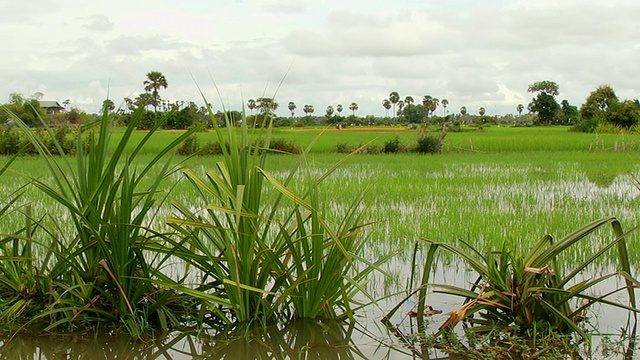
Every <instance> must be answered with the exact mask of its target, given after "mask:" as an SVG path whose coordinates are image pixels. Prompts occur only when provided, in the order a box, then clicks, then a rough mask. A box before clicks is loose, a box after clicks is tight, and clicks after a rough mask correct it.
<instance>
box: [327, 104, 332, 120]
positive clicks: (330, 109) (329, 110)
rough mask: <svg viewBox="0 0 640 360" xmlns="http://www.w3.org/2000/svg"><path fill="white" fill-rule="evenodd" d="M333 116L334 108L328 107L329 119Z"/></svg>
mask: <svg viewBox="0 0 640 360" xmlns="http://www.w3.org/2000/svg"><path fill="white" fill-rule="evenodd" d="M332 115H333V106H331V105H329V106H327V117H331V116H332Z"/></svg>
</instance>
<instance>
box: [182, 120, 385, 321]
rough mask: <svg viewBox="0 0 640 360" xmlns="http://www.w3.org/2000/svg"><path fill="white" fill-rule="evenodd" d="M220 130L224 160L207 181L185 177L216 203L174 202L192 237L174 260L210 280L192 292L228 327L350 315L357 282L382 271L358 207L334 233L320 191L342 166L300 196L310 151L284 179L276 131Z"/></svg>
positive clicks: (184, 230)
mask: <svg viewBox="0 0 640 360" xmlns="http://www.w3.org/2000/svg"><path fill="white" fill-rule="evenodd" d="M213 126H214V130H215V133H216V135H217V136H218V143H220V144H224V143H226V144H228V146H226V147H222V151H223V156H222V159H221V160H220V161H218V162H217V163H216V164H215V169H214V170H212V171H209V172H207V174H206V179H202V178H200V177H199V176H198V175H197V174H195V173H194V172H193V171H190V170H187V171H185V176H186V177H187V179H188V180H189V181H190V182H191V183H192V184H193V185H194V187H195V188H196V189H197V191H198V192H199V194H200V197H201V198H202V199H204V201H205V202H206V203H207V204H209V205H207V206H206V209H205V211H206V212H205V213H204V214H202V213H200V212H199V211H197V210H193V209H190V208H189V207H188V206H186V205H184V204H181V203H179V202H177V201H174V203H173V205H174V208H175V209H176V210H177V212H178V216H177V217H174V218H170V219H169V223H170V224H171V225H172V226H173V227H175V228H176V229H178V230H179V231H180V232H181V233H183V234H184V236H185V240H184V241H182V242H180V243H175V244H174V245H173V247H174V248H175V249H179V250H177V251H176V252H175V254H176V255H177V256H181V257H182V258H183V259H184V260H185V261H186V262H188V263H189V264H190V265H193V266H194V267H196V268H197V269H199V270H200V271H201V272H202V273H203V274H204V275H203V279H206V280H207V281H208V282H205V283H204V284H202V286H199V287H198V288H197V289H196V290H197V291H191V292H189V294H190V295H192V296H197V297H198V298H199V299H200V300H201V301H203V302H204V303H205V304H209V305H210V306H209V307H210V310H211V312H212V314H213V315H214V316H215V317H217V318H218V319H220V320H222V321H224V322H240V323H243V322H260V323H263V324H265V323H267V322H269V321H271V320H277V319H283V318H286V317H287V315H289V314H290V315H291V316H294V317H323V316H324V317H332V318H335V317H337V316H338V314H337V312H336V310H337V308H342V310H343V311H344V312H345V313H348V314H350V313H351V309H350V302H351V301H353V298H354V297H355V295H356V294H358V293H360V292H364V288H363V287H362V284H359V283H358V282H359V281H361V280H362V277H363V276H365V275H367V274H369V273H370V272H371V271H372V269H373V268H374V267H375V265H373V264H369V263H367V262H365V261H363V259H362V258H361V257H360V256H361V254H360V252H361V251H362V241H361V240H359V239H358V237H359V236H360V235H361V234H360V233H359V229H360V228H361V227H362V225H361V224H359V218H358V207H357V206H353V207H352V210H351V211H349V212H348V213H346V214H345V216H344V218H343V220H342V222H340V223H339V224H338V225H337V226H336V227H335V228H334V227H333V226H332V225H330V222H329V221H328V220H327V217H326V214H325V213H324V212H323V211H322V209H321V208H320V204H319V201H318V197H317V196H316V192H317V190H318V187H319V184H320V183H321V182H322V181H323V180H324V179H325V178H326V177H327V176H328V175H329V174H330V173H331V172H333V171H334V170H335V169H336V168H337V167H338V166H339V165H340V163H338V164H336V166H334V167H332V168H330V169H329V170H328V171H327V172H325V173H323V174H322V175H321V176H319V177H318V178H317V179H315V180H313V181H311V182H310V185H309V188H308V190H306V191H303V192H302V195H298V193H297V192H294V191H292V190H291V189H290V188H289V187H288V185H289V183H290V182H291V180H292V179H294V178H295V177H296V176H297V174H298V169H299V167H300V165H301V163H302V162H303V161H304V159H305V157H304V155H305V154H306V153H308V149H307V150H306V151H305V152H304V153H303V155H302V156H301V157H300V162H298V163H296V164H295V165H293V166H292V167H291V169H290V172H289V173H288V175H286V176H285V179H284V180H283V181H280V180H278V179H276V178H275V177H274V176H272V175H271V174H270V173H269V172H268V171H267V170H266V168H265V167H266V164H267V162H266V159H267V155H268V153H269V152H270V151H269V149H270V140H271V137H270V134H271V133H270V131H269V130H267V132H266V133H265V136H264V137H263V138H262V139H261V141H260V143H256V142H252V141H251V138H250V136H249V129H248V126H247V124H246V122H243V124H242V135H241V136H240V137H239V138H238V137H236V133H235V130H234V129H233V127H232V126H227V127H226V130H225V129H223V128H220V127H218V125H217V124H216V123H215V122H214V124H213ZM268 129H270V127H268ZM312 145H313V144H311V145H310V146H309V148H310V147H311V146H312ZM345 160H346V159H345ZM269 185H270V186H269ZM360 267H362V268H360ZM358 271H359V272H360V275H358ZM180 290H181V291H188V290H187V289H183V288H181V289H180ZM227 311H228V313H227Z"/></svg>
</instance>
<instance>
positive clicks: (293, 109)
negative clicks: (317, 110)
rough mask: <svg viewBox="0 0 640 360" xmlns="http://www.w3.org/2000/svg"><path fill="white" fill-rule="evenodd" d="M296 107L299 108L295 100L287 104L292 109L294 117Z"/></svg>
mask: <svg viewBox="0 0 640 360" xmlns="http://www.w3.org/2000/svg"><path fill="white" fill-rule="evenodd" d="M296 108H297V106H296V103H294V102H293V101H290V102H289V105H287V109H289V111H291V117H293V115H294V111H295V110H296Z"/></svg>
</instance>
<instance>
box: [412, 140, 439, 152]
mask: <svg viewBox="0 0 640 360" xmlns="http://www.w3.org/2000/svg"><path fill="white" fill-rule="evenodd" d="M416 151H417V152H419V153H420V154H437V153H439V152H440V140H438V138H437V137H435V136H430V135H423V136H421V137H420V138H419V139H418V145H417V146H416Z"/></svg>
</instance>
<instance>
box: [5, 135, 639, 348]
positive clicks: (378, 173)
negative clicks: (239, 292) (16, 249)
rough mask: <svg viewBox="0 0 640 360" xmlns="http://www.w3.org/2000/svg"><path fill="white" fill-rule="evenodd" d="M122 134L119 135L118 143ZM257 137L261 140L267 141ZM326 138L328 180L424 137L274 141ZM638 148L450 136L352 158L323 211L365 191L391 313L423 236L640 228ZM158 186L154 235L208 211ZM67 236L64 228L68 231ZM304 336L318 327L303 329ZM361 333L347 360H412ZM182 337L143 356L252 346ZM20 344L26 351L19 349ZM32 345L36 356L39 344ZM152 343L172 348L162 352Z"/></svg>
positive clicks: (449, 266) (586, 141)
mask: <svg viewBox="0 0 640 360" xmlns="http://www.w3.org/2000/svg"><path fill="white" fill-rule="evenodd" d="M118 134H119V133H114V134H113V135H114V141H115V140H117V137H118ZM142 135H143V134H142V133H135V134H133V138H132V139H133V140H132V141H131V144H135V141H136V140H135V139H137V137H138V136H140V139H141V138H142ZM155 136H157V137H155ZM197 136H198V137H201V142H203V143H204V142H206V141H209V140H210V139H211V140H212V137H213V136H212V134H210V133H199V134H197ZM254 136H256V137H259V136H260V134H257V135H254ZM317 136H320V138H319V140H318V141H317V145H316V146H315V147H314V148H313V150H312V151H311V152H310V153H309V154H307V155H306V158H305V163H304V165H303V166H302V171H301V173H302V174H308V175H318V174H322V173H324V172H326V171H327V170H328V169H330V168H331V167H332V166H333V165H334V164H336V162H338V161H340V159H341V158H343V156H344V155H340V154H336V153H335V147H336V146H337V145H338V144H341V143H349V144H355V145H359V144H365V143H369V142H373V143H376V144H378V145H382V144H384V142H385V141H387V140H390V139H393V138H395V137H396V136H398V137H400V139H401V141H402V142H404V143H410V142H413V141H415V138H416V136H417V135H416V133H415V131H408V130H404V131H375V132H361V131H360V132H358V131H336V130H333V129H332V130H330V131H329V130H328V131H324V132H322V131H301V130H298V129H276V130H275V131H274V134H273V137H274V138H283V139H286V140H288V141H293V142H295V143H297V144H300V145H301V146H304V145H306V144H308V143H310V142H312V141H313V140H314V139H315V138H316V137H317ZM175 137H176V134H174V133H158V134H156V135H154V138H153V141H150V142H149V143H148V144H147V145H145V147H144V151H143V152H144V153H143V154H142V156H140V157H139V158H137V159H136V162H137V163H139V164H141V166H144V164H145V163H147V162H148V161H149V160H151V159H152V158H153V154H154V153H155V152H157V151H158V149H160V148H162V146H163V144H166V143H167V142H169V141H171V140H172V139H175ZM638 140H640V137H638V136H631V135H620V134H607V135H593V134H573V133H568V132H567V130H566V129H565V128H540V129H538V128H522V129H515V128H489V129H486V130H485V131H482V132H463V133H450V134H448V135H447V138H446V145H445V153H444V154H442V155H416V154H380V155H367V154H356V155H354V156H352V157H351V158H349V159H348V160H347V161H346V162H345V163H344V164H342V165H341V166H340V167H339V168H338V169H337V170H336V171H335V172H333V173H332V174H331V176H330V177H328V178H327V179H326V180H324V182H323V183H322V186H320V187H319V192H320V193H319V197H320V204H321V205H320V206H321V207H323V209H324V210H325V211H326V212H327V213H329V214H334V215H335V219H340V218H341V216H343V215H344V214H345V213H346V212H347V211H348V209H349V206H350V205H351V204H352V203H353V202H354V201H355V200H356V199H357V198H358V196H359V195H360V194H361V192H364V198H363V201H362V202H361V204H360V205H359V208H358V209H359V211H360V212H361V216H362V218H363V219H365V220H366V221H367V222H371V224H370V225H369V226H368V227H366V251H365V252H364V256H366V257H368V258H369V260H372V261H373V260H375V259H378V258H380V257H383V256H385V255H387V254H392V253H397V254H398V255H397V256H395V257H394V258H393V259H392V260H391V261H389V262H387V263H386V264H385V265H384V266H383V269H384V270H385V271H387V272H388V273H389V275H390V276H388V277H383V276H379V275H378V276H375V277H372V278H371V279H369V282H367V283H366V284H363V285H365V286H366V287H367V289H368V290H369V291H370V292H371V293H372V295H373V296H374V297H375V298H378V299H382V298H385V299H388V301H381V303H380V304H379V306H380V307H382V308H383V310H384V309H385V308H387V307H390V306H393V304H394V301H396V300H397V298H394V296H393V294H396V293H402V292H403V291H404V290H406V289H407V287H408V286H409V285H410V284H409V274H410V265H409V264H410V258H411V254H412V250H413V246H414V242H415V241H416V239H418V238H428V239H431V240H435V241H443V242H451V243H455V242H456V241H457V240H464V241H466V242H468V243H470V244H473V245H474V246H476V247H477V248H483V249H488V248H495V247H499V246H500V244H502V243H503V242H507V243H509V244H513V246H514V247H515V248H517V249H521V250H522V251H527V249H528V248H530V247H531V246H532V245H533V244H534V243H536V242H537V241H538V240H539V239H540V238H541V237H542V236H544V235H545V234H550V235H552V236H554V237H556V238H559V237H562V236H564V235H566V234H568V233H569V232H571V231H573V230H575V229H576V228H578V227H579V226H581V225H583V224H586V223H588V222H590V221H592V220H595V219H598V218H601V217H603V216H608V215H612V216H616V217H617V218H618V219H619V220H620V221H621V223H622V225H623V227H624V228H625V229H630V228H632V227H634V226H636V225H637V224H640V213H639V212H638V211H637V208H638V201H639V200H638V195H640V190H638V188H637V187H636V186H635V185H634V182H633V181H632V176H636V177H640V168H639V166H638V164H640V151H639V149H638V146H637V144H636V141H638ZM132 146H133V145H132ZM220 160H221V158H220V157H215V156H212V157H198V156H195V157H192V158H184V157H180V156H175V157H174V158H173V160H172V161H173V163H174V164H176V166H180V167H184V168H186V169H190V170H192V171H193V172H194V173H195V174H196V175H198V176H201V177H204V176H205V174H206V172H208V171H210V170H211V169H212V168H214V166H215V163H216V162H217V161H220ZM43 161H44V160H43V159H41V158H39V157H24V158H20V159H18V160H17V161H16V162H15V163H14V164H12V166H11V167H10V169H9V170H8V172H7V173H5V174H3V176H1V177H0V188H1V189H3V192H4V193H10V192H12V191H14V190H16V189H18V188H20V187H21V186H22V185H23V184H25V181H26V180H25V177H33V178H38V179H40V180H41V181H43V182H47V181H51V180H52V179H51V178H50V175H49V174H48V173H47V171H45V169H46V168H45V166H44V162H43ZM297 161H298V157H296V156H291V155H272V156H269V157H268V160H267V165H266V167H267V168H268V169H269V172H270V173H271V174H272V175H274V177H276V178H277V179H279V180H280V181H284V180H285V177H286V176H287V174H289V171H290V169H291V168H292V167H293V166H294V165H295V163H296V162H297ZM158 171H159V169H158ZM147 177H148V179H147V180H145V181H149V182H150V183H152V182H153V178H154V171H153V170H152V171H151V172H149V174H148V175H147ZM306 181H307V177H305V176H300V177H299V178H295V179H293V181H292V183H291V185H290V186H291V188H292V189H297V190H301V189H304V188H305V185H307V184H306ZM159 189H162V191H161V192H160V193H158V198H163V199H166V200H167V201H166V202H163V203H162V205H161V206H159V207H158V208H156V209H154V211H153V213H152V216H151V217H150V218H149V219H147V220H146V221H147V225H148V226H149V227H152V228H160V229H161V228H163V227H165V226H166V219H167V218H168V217H170V216H174V215H175V210H174V209H172V207H171V206H170V202H171V201H174V200H176V201H179V202H181V203H185V204H190V205H191V206H193V207H194V208H198V207H201V206H204V205H205V204H204V203H201V199H198V196H197V191H196V190H195V189H194V188H193V187H192V186H190V185H189V183H188V181H186V179H185V178H184V176H183V175H182V172H180V171H176V172H173V173H172V174H171V175H170V176H168V177H167V178H166V179H165V180H163V182H162V183H161V184H160V186H159ZM266 191H267V194H266V195H265V197H266V198H269V197H270V194H273V193H275V191H276V190H275V189H273V188H271V189H269V188H267V190H266ZM20 202H21V205H27V204H29V205H31V206H32V211H33V212H34V218H44V217H46V216H47V215H48V214H49V215H50V214H56V215H55V216H56V218H57V219H64V217H65V216H66V215H65V213H64V209H63V208H61V207H60V205H59V204H57V203H56V202H55V201H52V200H50V199H48V198H47V197H43V196H42V195H41V193H39V192H38V190H37V189H35V188H34V187H32V186H28V187H27V188H25V195H24V196H23V197H22V198H21V200H20ZM8 219H12V220H10V221H11V222H7V223H5V224H3V226H4V227H5V228H14V227H19V226H21V224H22V222H23V221H24V220H23V219H22V218H21V217H20V216H16V217H9V218H8ZM8 221H9V220H8ZM12 222H14V223H12ZM70 226H71V225H70ZM3 231H4V232H8V231H9V230H3ZM60 231H65V228H61V229H60ZM607 236H610V234H609V233H604V232H603V233H601V234H600V233H599V235H598V236H595V237H594V240H593V241H596V242H597V241H604V240H605V238H606V237H607ZM638 241H639V238H638V234H636V233H632V234H631V236H630V237H629V238H628V246H629V249H630V252H631V254H630V256H631V262H632V264H633V265H634V266H635V268H634V270H635V272H636V273H637V270H638V264H639V261H640V253H639V251H640V246H639V245H640V244H639V243H638ZM580 256H581V251H580V249H579V248H576V249H575V250H574V252H572V253H570V256H569V257H570V258H569V259H566V261H574V260H576V259H579V258H580ZM603 259H604V260H603V261H602V262H601V263H599V264H598V265H597V266H598V267H599V269H607V268H609V267H611V266H612V263H614V262H615V257H604V258H603ZM437 264H438V266H439V267H441V268H442V269H443V272H442V273H441V274H440V275H439V276H440V277H441V281H447V282H448V281H451V280H452V279H453V278H458V279H457V281H460V276H459V274H461V273H462V274H464V273H465V270H466V269H464V268H462V269H460V268H459V264H458V263H456V261H455V260H454V259H451V258H444V257H443V258H441V259H439V260H438V262H437ZM594 271H597V269H595V270H594ZM632 275H636V274H632ZM462 278H464V276H462ZM362 313H363V314H364V315H362V316H364V317H365V318H364V319H362V320H361V321H362V322H363V323H364V325H363V326H364V327H365V328H368V327H371V328H376V326H374V324H375V323H377V321H378V319H376V317H378V316H380V315H381V312H380V311H378V310H375V306H373V307H372V308H366V309H364V310H362ZM616 325H619V324H616ZM616 325H614V326H616ZM620 326H622V325H620ZM300 331H302V332H304V331H307V332H310V331H312V330H309V329H308V328H306V327H304V326H303V330H300ZM314 331H315V330H314ZM353 332H354V331H353V329H347V330H344V329H343V328H340V329H333V330H332V332H331V334H334V335H336V336H337V338H338V339H342V340H341V341H342V343H344V342H345V341H346V342H347V343H348V340H349V339H350V338H354V339H358V340H356V341H357V342H356V343H355V344H351V345H344V347H341V348H340V349H341V351H344V354H343V355H341V356H344V357H348V358H351V357H355V358H359V357H360V358H380V359H382V358H384V359H403V358H408V357H407V356H409V355H406V354H405V353H404V352H403V351H402V350H398V348H400V347H401V345H399V344H397V343H395V341H394V339H393V336H392V335H391V334H385V332H384V330H381V329H378V330H374V331H368V332H365V334H373V335H371V337H368V336H361V335H360V336H359V335H354V334H353ZM277 333H283V334H284V335H282V336H283V337H284V340H277V341H276V343H279V344H282V343H283V342H287V341H292V340H291V339H294V340H298V339H300V338H302V337H303V335H301V334H302V333H298V332H295V331H292V330H290V329H282V328H281V329H280V330H279V331H278V332H277ZM274 337H277V335H274ZM385 337H387V338H385ZM177 338H179V340H176V341H175V342H173V340H165V341H168V343H163V344H158V345H152V346H150V347H149V348H145V349H144V350H140V349H138V350H136V351H140V352H142V353H149V352H150V354H149V355H148V356H150V358H155V357H154V356H156V355H157V357H158V358H162V356H165V355H163V353H166V354H171V356H172V357H173V358H183V357H184V358H186V355H185V354H186V351H187V350H185V349H184V348H180V347H187V348H188V347H192V349H191V350H189V351H196V352H197V353H199V354H202V355H203V356H204V355H207V356H219V357H221V358H222V357H225V355H223V354H226V356H232V357H233V356H238V354H239V353H238V352H237V351H242V350H241V349H242V348H243V346H238V349H236V350H234V351H236V352H227V351H231V350H229V348H231V347H233V346H234V344H236V342H234V341H235V340H233V339H228V338H227V339H206V340H202V339H198V340H194V339H189V338H187V339H186V340H185V337H184V336H178V337H177ZM380 340H381V341H382V343H383V344H386V345H387V347H383V348H382V350H381V349H379V348H375V347H372V346H371V342H376V341H380ZM212 343H213V344H216V343H217V344H218V345H217V347H218V349H217V350H216V346H208V345H207V344H212ZM300 343H301V344H304V340H300ZM7 344H10V343H5V344H4V345H3V348H6V346H8V345H7ZM224 344H227V345H224ZM239 344H240V345H242V344H245V345H246V342H245V343H243V342H242V341H240V343H239ZM254 345H255V346H257V348H258V349H262V348H261V346H260V342H259V341H257V342H256V343H255V344H253V345H251V346H254ZM11 346H16V345H15V343H13V345H11ZM24 346H26V347H27V348H28V346H29V345H24ZM33 346H35V347H38V346H42V344H39V345H38V344H34V345H33ZM53 346H56V345H53ZM118 346H120V345H118ZM154 346H158V347H161V348H163V349H164V350H163V351H159V350H158V351H155V350H153V347H154ZM251 346H250V347H251ZM280 346H282V345H280ZM327 346H329V345H327ZM301 347H303V345H301ZM0 349H2V348H0ZM194 349H195V350H194ZM244 350H247V349H246V348H245V349H244ZM285 350H286V351H285ZM20 351H23V352H24V351H26V352H27V353H28V352H29V350H28V349H27V350H25V349H24V348H20ZM57 351H59V350H57ZM65 351H75V350H65ZM77 351H80V352H82V351H86V350H82V349H80V350H77ZM110 351H111V352H114V350H110ZM260 351H261V350H257V354H261V352H260ZM281 351H282V352H283V353H286V354H289V355H288V356H290V357H293V356H296V355H295V354H301V353H303V352H304V351H307V354H309V351H310V350H309V349H306V350H304V349H303V350H300V349H297V350H296V349H293V350H291V349H288V350H287V349H284V348H283V349H281ZM287 351H289V352H287ZM36 352H37V351H36ZM116 352H117V351H116ZM264 352H265V354H266V355H260V356H270V355H269V354H272V353H269V351H268V350H266V349H264ZM154 354H155V355H154ZM234 354H235V355H234ZM292 354H293V355H292ZM297 356H300V355H297ZM318 356H320V355H318ZM614 358H615V357H614Z"/></svg>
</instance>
